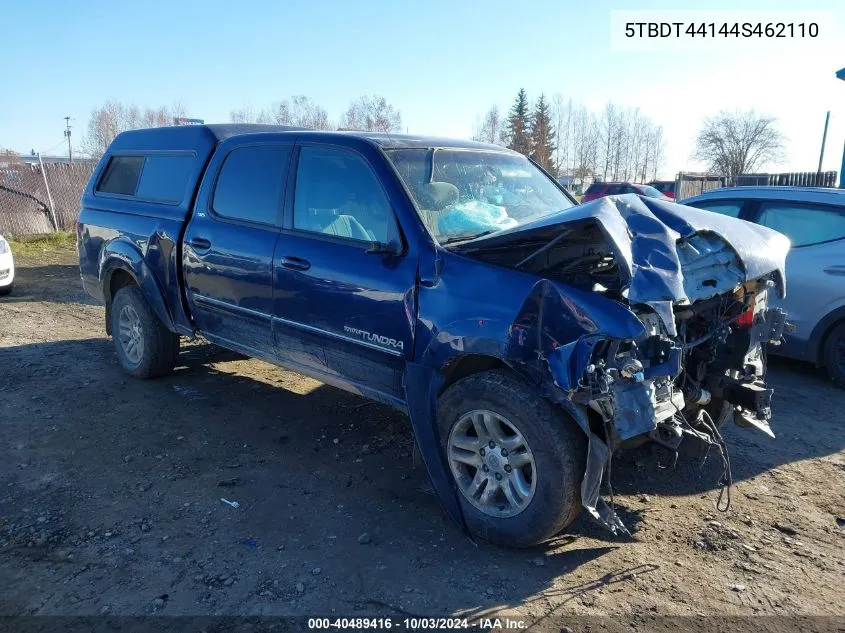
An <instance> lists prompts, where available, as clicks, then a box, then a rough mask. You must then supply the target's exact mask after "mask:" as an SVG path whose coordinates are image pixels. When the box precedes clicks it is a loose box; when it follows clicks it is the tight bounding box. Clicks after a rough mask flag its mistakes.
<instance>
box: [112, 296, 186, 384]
mask: <svg viewBox="0 0 845 633" xmlns="http://www.w3.org/2000/svg"><path fill="white" fill-rule="evenodd" d="M111 332H112V336H113V338H114V346H115V350H116V351H117V359H118V360H119V361H120V365H121V366H122V367H123V369H124V371H126V372H127V373H128V374H131V375H132V376H135V377H136V378H157V377H158V376H164V375H165V374H168V373H170V371H171V370H172V369H173V367H174V365H175V364H176V357H177V356H178V355H179V335H177V334H175V333H173V332H171V331H170V330H168V329H167V326H165V325H164V323H162V322H161V320H160V319H159V318H158V317H157V316H156V314H155V312H153V309H152V308H151V307H150V304H149V303H147V300H146V299H145V298H144V295H143V294H142V293H141V290H140V289H139V288H138V287H137V286H125V287H123V288H121V289H120V290H118V291H117V294H115V296H114V301H112V305H111Z"/></svg>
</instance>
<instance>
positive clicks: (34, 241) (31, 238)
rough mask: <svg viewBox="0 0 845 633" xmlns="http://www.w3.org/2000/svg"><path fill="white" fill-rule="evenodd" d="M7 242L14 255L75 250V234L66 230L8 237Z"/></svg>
mask: <svg viewBox="0 0 845 633" xmlns="http://www.w3.org/2000/svg"><path fill="white" fill-rule="evenodd" d="M9 244H10V245H11V247H12V253H14V255H15V257H23V258H29V257H44V256H45V255H46V256H49V255H65V254H68V253H73V252H74V251H75V250H76V235H75V234H74V233H70V232H67V231H59V232H57V233H48V234H46V235H27V236H23V237H10V238H9Z"/></svg>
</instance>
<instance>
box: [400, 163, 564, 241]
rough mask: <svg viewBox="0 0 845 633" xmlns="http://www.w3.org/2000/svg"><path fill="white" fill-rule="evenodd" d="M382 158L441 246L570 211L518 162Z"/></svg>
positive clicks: (548, 183) (547, 182) (546, 182)
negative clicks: (396, 172) (401, 182)
mask: <svg viewBox="0 0 845 633" xmlns="http://www.w3.org/2000/svg"><path fill="white" fill-rule="evenodd" d="M386 153H387V156H388V157H389V158H390V160H391V162H392V163H393V165H394V166H395V167H396V170H397V171H398V172H399V175H400V176H401V177H402V180H403V181H404V182H405V184H406V185H407V187H408V189H410V191H411V195H412V196H413V197H414V201H415V202H416V204H417V208H418V209H419V211H420V214H421V216H422V219H423V221H424V222H425V223H426V225H427V226H428V228H429V230H430V231H431V232H432V234H433V235H434V236H435V237H436V238H437V240H438V241H439V242H440V243H441V244H444V243H447V242H453V241H459V240H466V239H472V238H475V237H479V236H481V235H487V234H489V233H495V232H496V231H501V230H503V229H509V228H513V227H515V226H519V225H521V224H525V223H526V222H530V221H532V220H536V219H538V218H540V217H543V216H546V215H550V214H552V213H556V212H558V211H560V210H562V209H568V208H570V207H571V206H573V203H572V202H571V201H570V199H569V198H567V197H566V195H565V194H564V193H563V192H562V191H561V190H560V189H559V188H558V187H557V186H556V185H555V184H554V182H552V180H551V179H550V178H548V177H547V176H546V175H545V174H544V173H543V172H542V171H540V170H539V169H538V168H537V167H535V166H534V165H533V164H532V163H531V162H530V161H529V160H528V159H527V158H525V157H524V156H519V155H515V154H508V153H505V152H495V151H477V150H460V149H435V150H431V149H394V150H387V152H386Z"/></svg>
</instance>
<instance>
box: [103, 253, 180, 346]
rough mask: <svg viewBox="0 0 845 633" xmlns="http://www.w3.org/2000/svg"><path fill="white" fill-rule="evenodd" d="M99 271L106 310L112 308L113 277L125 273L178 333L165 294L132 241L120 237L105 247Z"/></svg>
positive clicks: (159, 314)
mask: <svg viewBox="0 0 845 633" xmlns="http://www.w3.org/2000/svg"><path fill="white" fill-rule="evenodd" d="M98 268H99V271H100V285H101V287H102V289H103V297H105V300H106V306H111V302H112V296H111V291H110V286H111V278H112V275H113V274H114V273H115V272H116V271H118V270H123V271H126V272H127V273H129V274H130V275H132V278H133V279H134V280H135V283H136V284H137V285H138V287H139V288H140V289H141V292H142V293H143V295H144V298H145V299H146V300H147V302H148V303H149V304H150V306H151V307H152V309H153V312H155V314H156V316H157V317H158V318H159V319H160V320H161V322H162V323H164V324H165V325H166V326H167V329H169V330H170V331H171V332H177V330H176V327H175V325H174V324H173V317H172V316H171V314H170V310H168V308H167V303H166V302H165V300H164V290H163V288H162V287H161V285H160V284H159V282H158V280H157V279H156V278H155V275H153V273H152V271H151V270H150V267H149V266H147V264H146V262H145V261H144V256H143V255H142V254H141V252H140V251H139V250H138V248H137V246H135V244H134V243H133V242H132V241H130V240H128V239H124V238H120V237H119V238H116V239H114V240H112V241H110V242H109V243H108V244H106V245H105V246H104V247H103V249H102V250H101V251H100V262H99V266H98Z"/></svg>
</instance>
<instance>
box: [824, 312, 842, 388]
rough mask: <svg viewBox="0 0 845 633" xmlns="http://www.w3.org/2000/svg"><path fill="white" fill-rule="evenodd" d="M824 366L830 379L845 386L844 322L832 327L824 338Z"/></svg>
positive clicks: (838, 384)
mask: <svg viewBox="0 0 845 633" xmlns="http://www.w3.org/2000/svg"><path fill="white" fill-rule="evenodd" d="M824 367H825V369H826V370H827V373H828V375H829V376H830V379H831V380H832V381H833V382H835V383H836V385H837V386H838V387H843V388H845V323H840V324H839V325H837V326H836V327H835V328H833V329H832V330H831V331H830V334H828V335H827V338H826V339H825V342H824Z"/></svg>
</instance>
